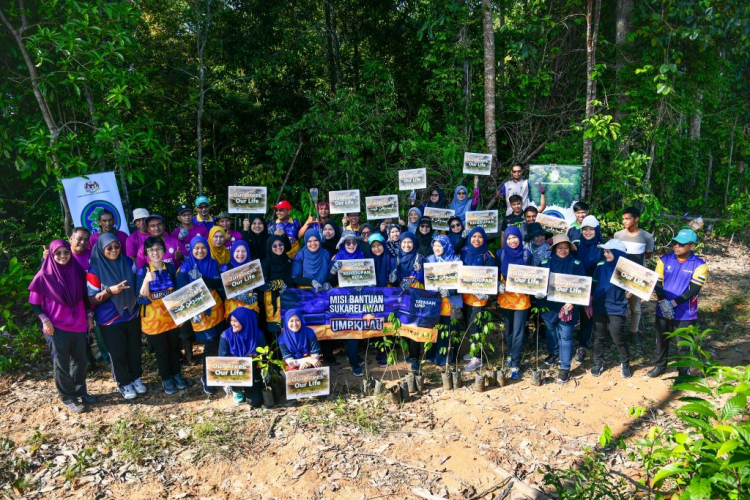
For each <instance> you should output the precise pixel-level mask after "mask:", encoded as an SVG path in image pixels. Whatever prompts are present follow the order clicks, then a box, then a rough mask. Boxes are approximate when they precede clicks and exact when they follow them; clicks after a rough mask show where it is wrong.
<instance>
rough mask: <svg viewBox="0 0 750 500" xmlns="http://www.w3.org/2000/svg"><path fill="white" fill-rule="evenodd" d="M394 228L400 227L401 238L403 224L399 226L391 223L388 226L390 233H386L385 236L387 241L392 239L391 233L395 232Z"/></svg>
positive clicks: (399, 234)
mask: <svg viewBox="0 0 750 500" xmlns="http://www.w3.org/2000/svg"><path fill="white" fill-rule="evenodd" d="M394 229H398V236H399V238H400V237H401V226H399V225H398V224H391V225H390V226H388V233H387V234H386V238H385V239H386V241H390V240H391V233H392V232H393V230H394ZM396 241H398V240H396Z"/></svg>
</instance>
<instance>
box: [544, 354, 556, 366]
mask: <svg viewBox="0 0 750 500" xmlns="http://www.w3.org/2000/svg"><path fill="white" fill-rule="evenodd" d="M544 364H545V365H547V366H555V365H556V364H557V355H556V354H550V355H549V356H547V357H546V358H544Z"/></svg>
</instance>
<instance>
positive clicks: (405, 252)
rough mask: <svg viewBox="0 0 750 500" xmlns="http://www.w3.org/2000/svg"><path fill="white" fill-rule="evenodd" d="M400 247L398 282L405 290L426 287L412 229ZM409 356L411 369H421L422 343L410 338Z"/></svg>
mask: <svg viewBox="0 0 750 500" xmlns="http://www.w3.org/2000/svg"><path fill="white" fill-rule="evenodd" d="M399 243H400V249H399V251H398V257H396V283H398V285H399V286H400V287H401V289H402V290H403V291H404V292H407V291H408V290H409V288H424V269H422V265H423V263H424V259H423V257H422V256H421V255H419V252H417V238H416V236H415V235H414V233H412V232H411V231H406V232H405V233H402V234H401V238H400V239H399ZM408 343H409V358H407V361H409V362H410V363H411V369H412V371H414V372H418V371H419V355H420V352H421V349H422V343H421V342H416V341H414V340H411V339H409V341H408Z"/></svg>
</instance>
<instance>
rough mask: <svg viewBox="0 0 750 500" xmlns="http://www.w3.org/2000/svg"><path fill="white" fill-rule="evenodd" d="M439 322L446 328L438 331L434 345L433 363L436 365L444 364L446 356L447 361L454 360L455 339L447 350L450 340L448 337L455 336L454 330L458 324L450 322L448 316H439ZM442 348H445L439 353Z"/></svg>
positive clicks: (455, 330)
mask: <svg viewBox="0 0 750 500" xmlns="http://www.w3.org/2000/svg"><path fill="white" fill-rule="evenodd" d="M440 324H441V325H446V328H447V329H446V330H440V331H438V338H437V342H435V347H434V351H435V364H436V365H438V366H445V363H446V357H447V358H448V360H447V362H448V363H453V362H454V361H455V360H456V343H455V341H454V342H451V350H450V352H448V342H449V341H450V337H456V336H457V335H456V332H457V331H458V325H452V324H451V317H450V316H440ZM443 337H445V338H443ZM442 349H445V353H444V354H441V350H442Z"/></svg>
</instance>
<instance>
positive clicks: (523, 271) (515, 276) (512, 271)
mask: <svg viewBox="0 0 750 500" xmlns="http://www.w3.org/2000/svg"><path fill="white" fill-rule="evenodd" d="M548 282H549V269H548V268H546V267H532V266H519V265H518V264H508V276H506V278H505V291H507V292H512V293H524V294H526V295H537V294H539V293H547V284H548Z"/></svg>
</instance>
